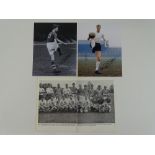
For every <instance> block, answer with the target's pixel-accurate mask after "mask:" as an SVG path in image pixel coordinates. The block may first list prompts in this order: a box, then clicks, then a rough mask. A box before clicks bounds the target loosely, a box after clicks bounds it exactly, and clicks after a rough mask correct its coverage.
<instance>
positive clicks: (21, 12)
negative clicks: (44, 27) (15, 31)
mask: <svg viewBox="0 0 155 155" xmlns="http://www.w3.org/2000/svg"><path fill="white" fill-rule="evenodd" d="M88 3H89V2H88V1H83V0H82V1H80V0H79V1H74V2H73V1H72V0H65V1H64V0H57V1H53V0H45V2H43V1H41V0H33V1H32V0H25V1H24V0H23V1H21V0H14V1H12V0H2V1H1V3H0V17H1V18H34V19H36V18H37V19H38V18H40V19H41V18H49V19H57V18H60V19H62V18H63V19H65V18H71V19H74V18H77V19H78V18H90V19H92V18H107V19H109V18H134V19H136V18H141V19H143V18H147V19H148V18H149V19H150V18H154V17H155V16H154V14H155V11H154V0H147V1H146V0H144V1H140V0H126V1H124V0H117V1H114V0H108V1H106V0H96V1H95V2H92V3H91V2H90V3H89V4H88ZM96 4H98V5H97V7H94V5H96ZM53 6H58V7H59V11H58V8H57V7H53ZM51 8H52V9H51ZM92 8H93V11H92ZM0 53H2V51H0ZM1 55H2V54H1ZM150 58H151V57H149V58H148V59H150ZM152 59H153V58H152ZM152 59H151V60H152ZM149 67H150V66H149ZM1 68H2V67H1ZM123 70H124V69H123ZM146 72H147V71H146ZM1 73H2V71H1ZM3 73H4V71H3ZM3 73H2V74H3ZM151 73H152V74H153V71H152V72H151ZM2 74H1V75H2ZM137 74H138V73H137ZM10 76H11V75H10ZM3 79H4V78H3ZM133 79H134V75H133ZM138 79H139V78H138ZM144 79H146V80H145V83H146V82H149V78H144ZM29 81H31V79H29ZM151 83H152V82H150V85H151ZM31 84H33V82H32V83H31ZM124 87H125V86H124ZM152 87H153V86H152ZM152 87H151V88H150V87H149V90H151V91H152V93H153V89H152ZM2 89H4V88H3V87H1V89H0V90H1V91H2ZM32 92H33V90H32ZM147 94H148V93H147ZM150 95H151V96H152V97H151V99H149V101H151V102H149V103H154V96H153V95H152V94H150ZM6 96H7V95H6ZM0 97H1V96H0ZM7 98H8V96H7ZM30 100H31V99H30ZM126 100H127V99H126ZM129 100H130V98H129ZM0 103H1V104H2V102H0ZM147 103H148V102H146V104H147ZM124 106H125V105H124ZM152 107H153V106H152ZM149 110H150V108H149ZM149 110H148V111H149ZM1 111H2V110H1ZM124 113H125V112H124ZM131 115H132V113H131ZM0 116H2V114H0ZM3 119H4V117H3ZM0 120H2V118H1V117H0ZM151 120H152V122H153V118H151ZM131 121H132V120H131ZM8 123H10V121H9V122H8ZM6 124H7V120H6ZM30 124H31V123H30ZM3 125H4V124H3ZM5 126H6V125H5ZM124 126H125V125H124ZM152 126H154V122H153V123H152ZM152 126H151V129H152V131H153V128H152ZM6 127H7V126H6ZM151 129H150V130H151ZM3 130H4V129H3ZM150 134H151V133H150ZM154 138H155V137H154V136H123V137H122V136H20V137H18V136H0V146H1V153H2V154H3V155H10V154H16V155H19V154H20V155H21V154H24V155H27V154H29V153H31V154H38V155H42V154H43V153H46V154H51V153H53V154H67V155H70V154H73V153H74V154H75V155H77V154H78V155H79V154H90V155H94V154H103V153H104V154H110V155H112V154H120V155H124V154H127V155H131V154H142V155H143V154H154ZM77 146H78V149H77ZM68 148H70V149H68Z"/></svg>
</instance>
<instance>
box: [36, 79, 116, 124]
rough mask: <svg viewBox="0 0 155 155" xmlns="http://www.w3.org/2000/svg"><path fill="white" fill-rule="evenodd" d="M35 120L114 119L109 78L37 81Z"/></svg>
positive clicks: (79, 120) (77, 121)
mask: <svg viewBox="0 0 155 155" xmlns="http://www.w3.org/2000/svg"><path fill="white" fill-rule="evenodd" d="M38 99H39V101H38V123H114V122H115V119H114V86H113V83H112V82H111V81H102V80H93V81H89V80H67V81H63V80H61V81H57V80H56V81H55V80H54V81H53V80H51V81H40V82H39V94H38Z"/></svg>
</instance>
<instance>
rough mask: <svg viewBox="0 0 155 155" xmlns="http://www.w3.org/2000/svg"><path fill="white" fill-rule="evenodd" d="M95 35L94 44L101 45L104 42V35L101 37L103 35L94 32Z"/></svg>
mask: <svg viewBox="0 0 155 155" xmlns="http://www.w3.org/2000/svg"><path fill="white" fill-rule="evenodd" d="M95 34H96V36H95V42H96V43H100V44H101V43H102V42H103V41H104V35H103V33H102V32H96V33H95Z"/></svg>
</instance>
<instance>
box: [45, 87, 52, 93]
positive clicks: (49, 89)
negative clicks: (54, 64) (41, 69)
mask: <svg viewBox="0 0 155 155" xmlns="http://www.w3.org/2000/svg"><path fill="white" fill-rule="evenodd" d="M46 92H47V94H53V93H54V91H53V88H51V87H49V88H46Z"/></svg>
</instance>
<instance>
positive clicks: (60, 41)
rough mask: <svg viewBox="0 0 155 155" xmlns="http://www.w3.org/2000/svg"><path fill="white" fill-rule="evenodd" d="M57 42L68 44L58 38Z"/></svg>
mask: <svg viewBox="0 0 155 155" xmlns="http://www.w3.org/2000/svg"><path fill="white" fill-rule="evenodd" d="M57 41H58V42H59V43H61V44H66V43H65V42H63V41H62V40H60V39H58V38H57Z"/></svg>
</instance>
